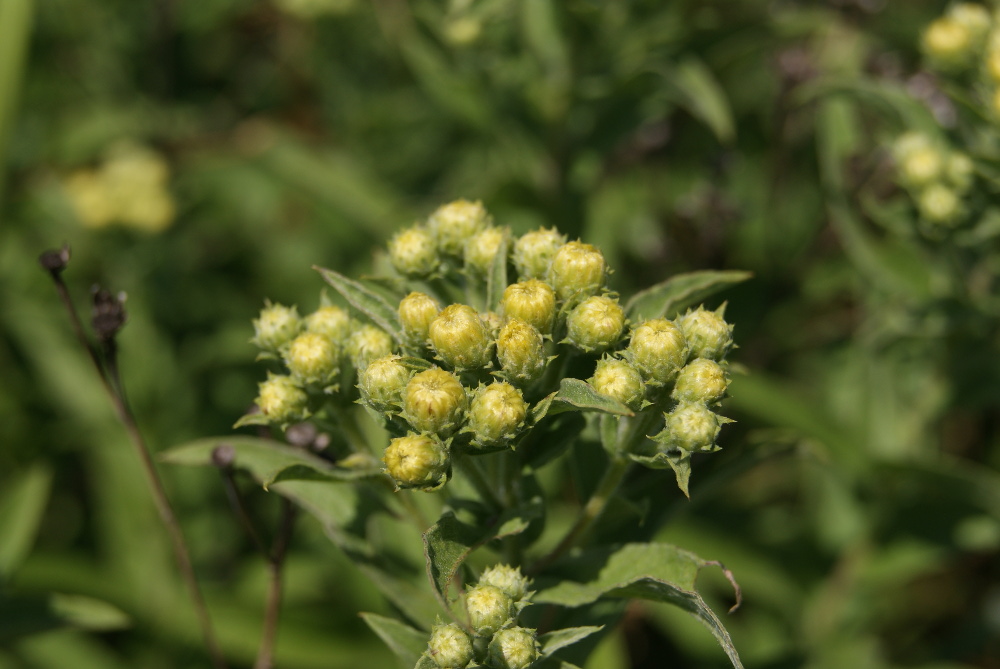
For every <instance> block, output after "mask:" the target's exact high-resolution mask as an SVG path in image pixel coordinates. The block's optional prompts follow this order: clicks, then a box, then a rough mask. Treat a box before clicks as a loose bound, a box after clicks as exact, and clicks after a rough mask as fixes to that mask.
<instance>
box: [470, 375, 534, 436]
mask: <svg viewBox="0 0 1000 669" xmlns="http://www.w3.org/2000/svg"><path fill="white" fill-rule="evenodd" d="M527 415H528V405H527V403H525V401H524V398H523V397H522V396H521V391H520V390H518V389H517V388H515V387H514V386H512V385H510V384H509V383H506V382H504V381H497V382H495V383H491V384H490V385H488V386H482V387H480V388H479V389H478V390H477V391H476V392H475V394H473V396H472V402H471V403H470V405H469V422H468V425H466V427H465V428H464V429H463V431H466V432H471V433H472V435H473V436H472V445H473V446H474V447H476V448H495V447H497V446H502V445H504V444H505V443H508V442H510V440H512V439H513V438H514V437H516V436H517V434H518V432H520V430H521V428H522V427H524V419H525V417H526V416H527Z"/></svg>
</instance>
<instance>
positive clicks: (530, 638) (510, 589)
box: [427, 565, 540, 669]
mask: <svg viewBox="0 0 1000 669" xmlns="http://www.w3.org/2000/svg"><path fill="white" fill-rule="evenodd" d="M529 584H530V582H529V580H528V579H527V578H525V577H524V576H523V575H522V574H521V570H520V569H519V568H516V567H510V566H508V565H498V566H496V567H492V568H490V569H487V570H486V571H484V572H483V575H482V576H481V577H480V579H479V582H478V583H477V584H476V585H474V586H473V587H471V588H469V590H468V591H466V593H465V596H464V603H465V610H466V613H467V614H468V628H467V629H468V631H467V630H466V629H463V628H462V627H461V626H459V625H457V624H455V623H450V624H447V625H437V626H435V627H434V629H433V630H432V632H431V637H430V640H429V641H428V644H427V656H428V657H429V658H430V659H431V660H432V661H433V662H434V663H435V664H436V665H437V666H438V667H440V668H441V669H465V668H466V667H488V668H489V669H528V667H530V666H531V665H533V664H534V663H535V662H536V661H537V660H538V659H539V657H540V653H539V645H538V641H537V632H536V631H535V630H534V629H532V628H530V627H520V626H518V624H517V618H518V615H519V614H520V612H521V611H522V610H523V609H524V608H525V607H526V606H528V604H529V603H530V598H531V594H532V593H530V592H528V586H529Z"/></svg>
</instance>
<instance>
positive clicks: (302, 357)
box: [284, 332, 340, 385]
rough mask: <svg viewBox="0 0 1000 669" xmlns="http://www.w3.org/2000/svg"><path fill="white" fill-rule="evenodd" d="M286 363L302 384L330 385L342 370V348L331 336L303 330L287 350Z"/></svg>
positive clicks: (293, 375) (294, 376)
mask: <svg viewBox="0 0 1000 669" xmlns="http://www.w3.org/2000/svg"><path fill="white" fill-rule="evenodd" d="M284 357H285V365H286V366H287V367H288V371H290V372H291V373H292V377H293V378H294V379H295V380H296V381H298V382H299V383H302V384H308V383H314V384H319V385H329V384H330V383H331V382H332V381H333V380H334V378H336V376H337V374H338V373H339V372H340V365H339V361H340V349H339V347H338V346H337V345H336V344H335V343H334V342H333V340H331V339H330V338H329V337H325V336H323V335H321V334H317V333H315V332H303V333H302V334H300V335H299V336H298V337H296V338H295V339H293V340H292V343H291V344H289V345H288V348H287V349H286V350H285V356H284Z"/></svg>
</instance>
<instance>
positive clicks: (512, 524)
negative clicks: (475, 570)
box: [424, 498, 543, 609]
mask: <svg viewBox="0 0 1000 669" xmlns="http://www.w3.org/2000/svg"><path fill="white" fill-rule="evenodd" d="M542 506H543V504H542V500H541V499H540V498H536V499H533V500H531V501H530V502H529V503H528V504H525V505H524V506H522V507H518V508H513V509H508V510H507V511H506V512H504V513H503V514H501V515H500V516H498V517H497V518H496V520H495V521H494V522H492V523H490V524H479V523H477V524H475V525H470V524H468V523H464V522H462V521H461V520H459V519H458V518H457V517H456V516H455V514H454V513H453V512H451V511H445V512H444V513H443V514H442V515H441V517H440V518H439V519H438V521H437V522H436V523H435V524H434V525H433V526H432V527H431V528H430V529H429V530H427V531H426V532H425V533H424V556H425V557H426V558H427V576H428V578H430V581H431V584H432V585H433V586H434V590H435V592H436V593H437V595H438V598H439V599H440V601H441V603H442V604H443V605H444V607H445V609H448V608H449V605H448V590H449V587H450V586H451V582H452V580H453V579H454V578H455V574H456V572H458V569H459V567H461V566H462V563H463V562H465V559H466V558H467V557H469V555H470V554H471V553H472V551H474V550H475V549H477V548H479V547H480V546H482V545H483V544H486V543H487V542H489V541H492V540H493V539H502V538H503V537H509V536H512V535H515V534H520V533H521V532H524V531H525V530H526V529H528V525H529V524H530V523H531V521H532V520H534V519H535V518H538V517H540V516H541V514H542Z"/></svg>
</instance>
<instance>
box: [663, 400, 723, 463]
mask: <svg viewBox="0 0 1000 669" xmlns="http://www.w3.org/2000/svg"><path fill="white" fill-rule="evenodd" d="M665 418H666V424H665V425H664V428H663V432H662V434H663V435H664V436H666V437H667V443H668V445H669V446H671V447H674V448H680V449H682V450H685V451H711V450H714V447H715V438H716V437H718V436H719V430H720V424H719V417H718V416H717V415H716V414H715V413H714V412H713V411H712V410H711V409H709V408H708V407H707V406H705V405H704V403H702V402H681V403H680V404H678V405H677V406H676V407H675V408H674V410H673V411H671V412H670V413H668V414H666V415H665Z"/></svg>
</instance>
